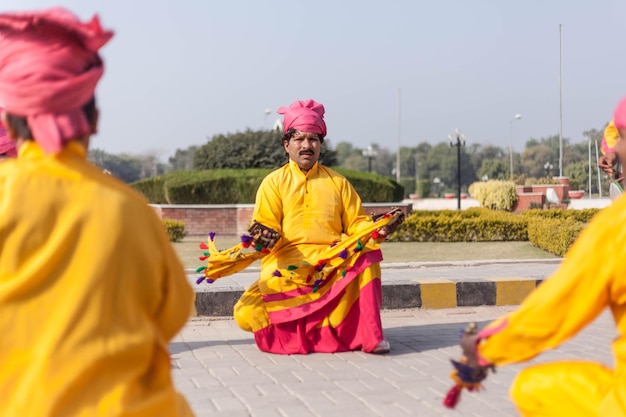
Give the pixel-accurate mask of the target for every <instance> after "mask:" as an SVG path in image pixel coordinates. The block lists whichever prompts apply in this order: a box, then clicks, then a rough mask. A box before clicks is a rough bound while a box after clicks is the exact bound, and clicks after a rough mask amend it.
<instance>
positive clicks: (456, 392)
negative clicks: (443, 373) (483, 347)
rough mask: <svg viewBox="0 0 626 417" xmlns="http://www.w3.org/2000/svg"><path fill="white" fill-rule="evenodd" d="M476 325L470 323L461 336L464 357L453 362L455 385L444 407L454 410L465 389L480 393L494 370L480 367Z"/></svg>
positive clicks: (451, 376)
mask: <svg viewBox="0 0 626 417" xmlns="http://www.w3.org/2000/svg"><path fill="white" fill-rule="evenodd" d="M476 333H477V326H476V323H470V324H469V325H468V326H467V327H466V328H465V330H464V331H463V333H462V335H461V348H462V349H463V357H462V358H461V360H460V361H458V362H457V361H455V360H452V361H451V362H452V366H453V367H454V371H453V372H452V374H451V375H450V378H452V380H453V381H454V382H455V385H454V386H453V387H452V388H451V389H450V390H449V391H448V393H447V394H446V396H445V398H444V400H443V405H444V406H446V407H448V408H454V407H455V406H456V405H457V404H458V402H459V400H460V399H461V392H462V391H463V389H464V388H465V389H467V390H468V391H478V390H480V389H481V388H482V384H481V382H482V381H483V380H484V379H485V378H487V374H488V371H489V369H492V370H494V372H495V369H494V368H493V366H480V365H479V364H478V357H477V355H476V342H477V340H476Z"/></svg>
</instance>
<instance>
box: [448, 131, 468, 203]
mask: <svg viewBox="0 0 626 417" xmlns="http://www.w3.org/2000/svg"><path fill="white" fill-rule="evenodd" d="M448 140H449V141H450V146H451V147H456V203H457V204H456V208H457V210H461V146H464V145H465V135H463V133H461V132H460V131H459V129H455V131H454V137H453V136H452V135H448Z"/></svg>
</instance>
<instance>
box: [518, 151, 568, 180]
mask: <svg viewBox="0 0 626 417" xmlns="http://www.w3.org/2000/svg"><path fill="white" fill-rule="evenodd" d="M558 160H559V156H558V151H555V150H554V149H553V148H551V147H550V146H548V145H546V144H538V145H534V146H532V147H530V148H526V150H525V151H524V152H522V161H521V166H522V172H523V173H524V174H525V175H526V176H528V177H534V178H541V177H545V176H546V171H545V168H544V165H545V164H546V163H550V164H552V166H553V169H552V172H551V175H554V173H555V172H556V173H558V170H559V168H558Z"/></svg>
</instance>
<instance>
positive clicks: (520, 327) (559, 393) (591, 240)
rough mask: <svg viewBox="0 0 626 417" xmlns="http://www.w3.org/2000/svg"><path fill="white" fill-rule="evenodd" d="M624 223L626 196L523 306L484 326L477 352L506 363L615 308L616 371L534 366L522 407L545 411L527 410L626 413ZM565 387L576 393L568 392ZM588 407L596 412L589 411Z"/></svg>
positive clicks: (516, 393)
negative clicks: (557, 409)
mask: <svg viewBox="0 0 626 417" xmlns="http://www.w3.org/2000/svg"><path fill="white" fill-rule="evenodd" d="M620 219H623V220H624V222H622V220H620ZM625 223H626V196H623V197H621V198H620V199H618V200H616V201H615V202H614V203H613V204H612V205H611V206H610V207H608V208H606V209H604V210H602V212H601V213H599V214H598V215H597V216H596V217H595V218H594V219H593V220H592V222H591V223H590V224H589V225H588V226H587V227H586V228H585V230H584V231H583V233H582V234H581V235H580V237H579V238H578V240H577V242H576V243H575V244H574V245H573V247H572V249H571V250H570V252H569V253H568V254H567V255H566V259H565V260H564V261H563V264H562V265H561V267H560V268H559V269H558V271H557V272H556V273H555V274H554V275H553V276H551V277H550V278H549V279H547V280H546V281H545V282H543V283H542V284H541V285H540V286H539V287H538V288H537V289H536V290H535V291H534V292H533V293H532V294H530V295H529V297H528V298H527V299H526V300H525V301H524V302H523V303H522V305H521V306H520V308H519V309H518V310H516V311H515V312H514V313H512V314H510V315H509V316H507V317H505V318H503V319H500V320H497V321H495V322H493V323H491V324H490V325H489V326H487V327H486V328H485V329H483V330H482V331H481V332H480V336H481V337H482V336H487V337H486V339H483V340H482V341H481V343H480V344H479V346H478V353H479V355H480V356H481V357H482V358H483V359H484V360H485V361H486V362H488V363H492V364H495V365H505V364H509V363H514V362H521V361H526V360H528V359H531V358H533V357H534V356H536V355H537V354H539V353H541V352H543V351H545V350H548V349H551V348H554V347H556V346H558V345H559V344H561V343H562V342H564V341H566V340H568V339H569V338H571V337H572V336H574V335H575V334H576V333H578V332H579V331H580V330H581V329H582V328H583V327H585V326H586V325H587V324H589V323H591V322H592V321H593V320H594V319H595V318H596V317H597V316H598V315H599V314H600V313H601V312H602V311H603V310H604V309H605V308H606V307H607V306H608V307H609V308H610V310H611V312H612V314H613V317H614V318H615V322H616V324H617V331H618V334H619V336H618V337H617V339H615V341H614V342H613V351H614V353H615V358H616V370H615V372H613V371H612V370H610V369H606V368H604V367H601V366H599V365H596V364H593V363H571V362H569V363H556V364H550V365H549V366H548V365H543V366H539V367H535V368H529V369H527V370H526V371H524V373H523V374H522V375H521V377H520V378H518V381H517V383H516V385H515V386H514V388H513V391H512V393H513V397H514V398H515V399H516V402H517V403H518V405H519V406H520V408H522V409H523V408H524V407H526V408H527V409H529V410H531V409H532V408H533V407H535V406H536V407H539V408H538V409H539V410H540V411H541V413H540V414H534V412H533V411H528V412H527V413H526V414H524V415H529V416H530V415H553V414H550V410H551V409H550V406H551V405H555V406H556V407H560V408H559V409H560V410H561V413H560V414H554V415H563V416H565V415H567V416H577V415H599V416H625V415H626V267H624V260H625V259H626V228H624V227H623V226H622V225H623V224H625ZM492 332H493V334H491V335H489V334H490V333H492ZM568 378H569V379H568ZM585 384H586V387H587V388H586V389H585V388H583V387H584V386H585ZM567 390H573V391H574V392H573V393H571V392H570V393H568V394H564V392H565V391H567ZM528 401H531V402H532V404H528ZM521 403H525V404H521ZM585 407H587V408H585ZM589 409H594V410H597V412H598V414H589V413H588V411H589ZM586 412H587V413H586ZM585 413H586V414H585Z"/></svg>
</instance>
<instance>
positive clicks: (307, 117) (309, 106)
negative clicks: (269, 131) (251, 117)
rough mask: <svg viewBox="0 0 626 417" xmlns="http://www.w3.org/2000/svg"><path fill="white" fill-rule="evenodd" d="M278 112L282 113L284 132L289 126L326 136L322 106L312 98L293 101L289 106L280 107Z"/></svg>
mask: <svg viewBox="0 0 626 417" xmlns="http://www.w3.org/2000/svg"><path fill="white" fill-rule="evenodd" d="M278 114H284V115H285V118H284V121H283V125H284V132H285V133H287V131H288V130H289V129H290V128H294V129H297V130H300V131H302V132H308V133H319V134H321V135H322V136H326V123H324V106H323V105H322V104H320V103H317V102H316V101H314V100H311V99H309V100H304V101H302V100H298V101H294V102H293V103H291V104H290V105H289V107H280V108H279V109H278Z"/></svg>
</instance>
